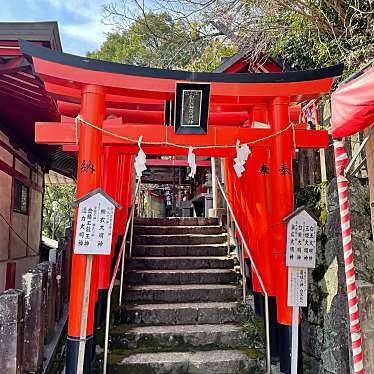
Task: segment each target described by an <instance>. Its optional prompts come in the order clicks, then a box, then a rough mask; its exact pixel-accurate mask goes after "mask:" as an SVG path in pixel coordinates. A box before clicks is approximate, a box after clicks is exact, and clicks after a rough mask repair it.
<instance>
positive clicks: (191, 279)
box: [125, 269, 237, 284]
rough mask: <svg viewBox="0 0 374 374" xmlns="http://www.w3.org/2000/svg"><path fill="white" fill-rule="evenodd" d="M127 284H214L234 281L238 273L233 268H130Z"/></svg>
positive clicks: (127, 273)
mask: <svg viewBox="0 0 374 374" xmlns="http://www.w3.org/2000/svg"><path fill="white" fill-rule="evenodd" d="M125 277H126V278H125V279H126V282H125V283H126V284H204V283H205V284H214V283H222V284H223V283H233V282H236V281H237V274H236V272H235V271H234V270H232V269H192V270H185V269H181V270H176V269H174V270H128V271H127V272H126V274H125Z"/></svg>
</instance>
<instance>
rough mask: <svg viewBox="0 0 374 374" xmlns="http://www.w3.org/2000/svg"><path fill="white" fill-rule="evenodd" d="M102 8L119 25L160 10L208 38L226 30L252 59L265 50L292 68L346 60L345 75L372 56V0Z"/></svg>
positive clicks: (156, 0)
mask: <svg viewBox="0 0 374 374" xmlns="http://www.w3.org/2000/svg"><path fill="white" fill-rule="evenodd" d="M104 9H105V16H106V19H107V20H109V22H111V23H112V24H113V25H116V26H117V27H121V26H122V25H126V24H129V23H131V22H132V20H133V19H134V17H136V19H137V21H138V22H146V14H147V12H149V11H154V12H157V10H158V9H163V11H164V12H167V13H168V14H169V16H170V17H171V19H172V20H173V21H174V22H176V21H180V22H182V23H183V24H184V25H189V24H192V23H196V24H198V25H199V27H198V30H199V33H200V34H201V35H204V37H205V38H206V39H212V38H215V36H214V35H217V34H221V35H224V37H225V38H226V42H227V39H228V40H229V41H230V43H231V44H232V45H234V46H236V47H237V48H238V49H239V50H240V51H241V52H242V53H243V54H244V55H246V56H247V57H248V59H249V60H250V61H251V62H257V61H258V60H259V59H261V58H262V57H263V56H264V54H271V55H273V56H276V57H281V58H282V59H283V60H284V61H285V62H287V63H288V64H289V65H291V66H293V67H294V68H296V69H305V68H312V67H318V66H323V65H331V64H335V63H341V62H344V63H345V64H346V73H345V74H348V73H349V72H350V71H352V70H355V69H357V67H358V66H360V65H362V64H364V63H366V62H367V61H368V60H370V59H371V58H373V56H374V49H373V37H374V35H373V34H374V22H373V14H374V4H373V2H372V1H371V0H148V1H146V0H143V1H142V2H139V1H138V0H116V1H114V2H111V3H109V4H107V5H106V6H105V8H104Z"/></svg>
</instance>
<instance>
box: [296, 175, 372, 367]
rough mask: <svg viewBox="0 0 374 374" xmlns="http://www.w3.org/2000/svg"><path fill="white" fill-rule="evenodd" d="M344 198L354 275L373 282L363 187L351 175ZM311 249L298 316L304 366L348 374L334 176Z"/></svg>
mask: <svg viewBox="0 0 374 374" xmlns="http://www.w3.org/2000/svg"><path fill="white" fill-rule="evenodd" d="M349 203H350V213H351V234H352V243H353V251H354V256H355V259H354V260H355V267H356V277H357V278H358V279H363V280H366V281H369V282H373V281H374V243H373V241H372V233H371V220H370V209H369V190H368V186H367V185H366V184H365V183H363V182H362V181H360V180H359V179H357V178H352V179H351V180H350V184H349ZM321 238H322V239H325V241H323V240H321ZM326 239H327V241H326ZM317 251H318V253H317V261H316V268H315V269H314V270H312V271H311V276H310V277H309V293H308V307H307V308H305V310H304V312H303V321H302V334H303V335H302V341H303V351H304V358H305V368H306V369H307V370H308V373H310V374H325V373H329V374H330V373H334V374H342V373H349V372H350V366H349V362H350V360H349V356H350V350H351V347H350V343H349V327H348V305H347V294H346V278H345V270H344V255H343V247H342V238H341V228H340V211H339V203H338V194H337V185H336V179H334V180H333V181H331V183H330V184H329V186H328V188H327V222H326V225H325V227H324V233H322V232H320V234H319V236H318V243H317Z"/></svg>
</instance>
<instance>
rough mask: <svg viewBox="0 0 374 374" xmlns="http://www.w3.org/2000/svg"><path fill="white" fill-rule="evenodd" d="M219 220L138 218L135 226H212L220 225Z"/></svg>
mask: <svg viewBox="0 0 374 374" xmlns="http://www.w3.org/2000/svg"><path fill="white" fill-rule="evenodd" d="M218 224H219V220H218V218H202V217H172V218H145V217H136V219H135V225H142V226H210V225H218Z"/></svg>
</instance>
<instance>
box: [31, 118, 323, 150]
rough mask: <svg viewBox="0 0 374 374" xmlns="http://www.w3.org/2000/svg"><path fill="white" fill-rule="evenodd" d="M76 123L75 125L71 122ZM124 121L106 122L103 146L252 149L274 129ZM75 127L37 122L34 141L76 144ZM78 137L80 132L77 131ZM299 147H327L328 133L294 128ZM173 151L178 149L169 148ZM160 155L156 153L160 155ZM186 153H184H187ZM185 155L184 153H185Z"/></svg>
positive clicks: (262, 143) (263, 143) (66, 122)
mask: <svg viewBox="0 0 374 374" xmlns="http://www.w3.org/2000/svg"><path fill="white" fill-rule="evenodd" d="M72 121H73V122H72ZM121 122H122V121H121V119H119V118H116V119H113V120H106V121H104V124H103V129H104V130H106V131H110V132H111V133H114V134H116V135H117V136H113V135H110V134H106V133H105V132H104V133H103V144H104V145H121V146H124V145H128V146H136V147H137V145H136V143H134V142H133V141H131V140H134V141H136V140H138V139H139V138H140V137H141V136H142V137H143V139H142V142H143V146H144V147H147V146H148V145H147V144H146V143H147V142H149V143H165V142H166V141H167V142H168V143H173V144H178V145H182V146H186V147H187V146H192V147H199V146H200V147H201V146H207V147H209V146H211V147H213V146H222V147H223V146H225V145H235V144H236V141H237V139H239V140H240V142H241V143H251V142H255V141H256V143H255V144H253V145H252V146H256V147H266V146H270V145H271V140H272V138H267V137H269V136H271V135H272V131H271V129H253V128H243V127H226V126H211V127H210V129H209V132H208V134H206V135H178V134H175V133H174V128H173V127H166V126H164V125H144V124H141V125H139V124H126V125H123V124H122V123H121ZM290 135H292V130H291V129H290V130H288V131H287V132H284V133H282V134H279V135H278V136H281V137H282V136H290ZM76 136H77V134H76V128H75V124H74V120H73V119H69V120H66V119H62V123H55V122H52V123H49V122H37V123H36V126H35V141H36V143H39V144H69V145H72V144H75V143H76V140H77V139H76ZM78 138H79V131H78ZM260 139H264V140H260ZM295 141H296V148H326V147H327V146H328V135H327V131H325V130H305V129H295ZM150 146H151V147H155V148H157V147H159V148H163V147H162V145H161V144H160V146H158V145H157V144H155V145H153V144H152V145H150ZM170 147H171V148H178V147H175V146H170ZM157 153H158V152H155V154H157ZM184 153H185V151H184ZM184 153H183V154H184Z"/></svg>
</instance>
